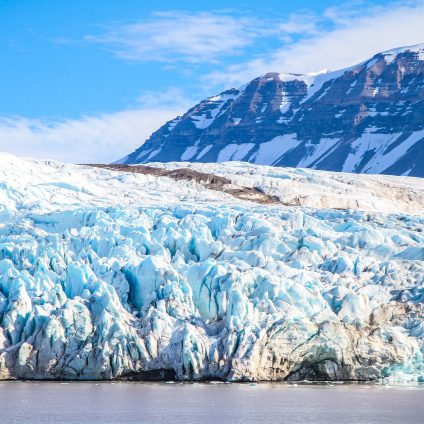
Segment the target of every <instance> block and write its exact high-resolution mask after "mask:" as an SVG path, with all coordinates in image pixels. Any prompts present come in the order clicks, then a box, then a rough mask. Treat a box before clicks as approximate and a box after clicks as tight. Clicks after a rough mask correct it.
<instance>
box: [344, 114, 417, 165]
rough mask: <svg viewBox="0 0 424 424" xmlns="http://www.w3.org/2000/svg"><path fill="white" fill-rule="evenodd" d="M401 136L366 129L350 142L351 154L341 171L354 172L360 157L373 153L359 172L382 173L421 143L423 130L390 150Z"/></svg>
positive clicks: (376, 129)
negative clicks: (369, 152)
mask: <svg viewBox="0 0 424 424" xmlns="http://www.w3.org/2000/svg"><path fill="white" fill-rule="evenodd" d="M380 114H381V112H380ZM401 135H402V134H401V133H394V134H390V135H388V134H384V133H379V132H378V128H375V127H370V128H367V129H366V130H365V132H364V133H363V134H362V135H361V136H360V137H359V138H357V139H356V140H355V141H353V142H352V146H351V150H352V152H351V153H350V154H349V156H348V157H347V158H346V161H345V163H344V165H343V169H342V170H343V172H353V171H355V166H356V164H358V163H359V162H360V160H361V158H362V156H363V155H364V154H365V153H366V152H368V151H374V154H373V157H372V158H371V159H370V160H369V161H368V163H367V164H366V165H365V167H364V168H363V170H362V171H361V172H365V173H380V172H384V171H385V170H386V169H388V168H389V167H390V166H391V165H393V164H394V163H396V162H397V161H399V158H402V156H403V155H404V154H405V153H407V151H408V150H409V149H410V148H411V147H413V146H414V145H415V144H416V143H418V142H422V140H423V139H424V130H420V131H416V132H414V133H412V134H411V135H410V136H409V137H408V138H407V139H406V140H405V141H403V142H402V143H401V144H399V145H398V146H396V147H395V148H393V149H391V150H390V149H389V147H390V145H391V144H392V143H395V142H396V139H398V138H399V137H400V136H401ZM388 149H389V150H388Z"/></svg>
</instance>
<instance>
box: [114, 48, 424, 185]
mask: <svg viewBox="0 0 424 424" xmlns="http://www.w3.org/2000/svg"><path fill="white" fill-rule="evenodd" d="M230 160H234V161H241V160H243V161H248V162H251V163H255V164H262V165H277V166H291V167H300V168H312V169H325V170H329V171H343V172H354V173H366V174H379V173H383V174H393V175H411V176H417V177H423V176H424V44H420V45H416V46H411V47H404V48H398V49H393V50H389V51H386V52H382V53H379V54H377V55H375V56H374V57H372V58H370V59H369V60H367V61H365V62H363V63H360V64H358V65H356V66H352V67H350V68H346V69H342V70H338V71H335V72H329V71H326V72H321V73H318V74H314V75H302V74H281V73H268V74H266V75H263V76H261V77H259V78H256V79H254V80H253V81H251V82H250V83H248V84H246V85H244V86H243V87H240V88H239V89H231V90H227V91H225V92H223V93H221V94H220V95H217V96H213V97H210V98H208V99H206V100H204V101H202V102H200V103H199V104H198V105H196V106H194V107H193V108H191V109H190V110H189V111H187V113H185V114H184V115H183V116H182V117H178V118H175V119H174V120H172V121H170V122H168V123H166V124H165V125H164V126H162V127H161V128H160V129H159V130H157V131H156V132H155V133H153V134H152V136H151V137H150V138H149V139H148V140H147V141H146V142H145V143H144V144H143V145H141V146H140V147H139V148H138V149H137V150H136V151H135V152H133V153H131V154H130V155H128V156H126V157H125V158H122V159H121V160H119V161H118V162H119V163H126V164H135V163H146V162H152V161H156V162H159V161H160V162H168V161H190V162H224V161H230Z"/></svg>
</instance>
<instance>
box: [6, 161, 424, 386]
mask: <svg viewBox="0 0 424 424" xmlns="http://www.w3.org/2000/svg"><path fill="white" fill-rule="evenodd" d="M0 160H1V163H2V168H1V170H0V378H1V379H64V380H73V379H78V380H86V379H114V378H129V379H137V378H140V379H143V378H148V376H149V375H152V374H149V373H154V372H158V373H162V374H160V375H165V376H171V378H176V379H180V380H185V379H188V380H208V379H221V380H226V381H260V380H288V381H293V380H314V381H317V380H318V381H319V380H352V381H369V380H373V381H374V380H376V381H424V308H423V305H424V233H423V229H424V217H423V202H422V199H423V193H424V183H423V180H422V179H418V178H411V177H388V176H368V175H349V174H337V173H328V172H324V171H311V170H301V169H295V170H294V169H285V168H274V167H265V166H255V165H251V164H244V163H231V164H229V163H227V164H226V163H224V164H207V165H202V164H190V166H192V167H194V168H196V169H203V170H204V171H205V170H206V171H207V172H211V173H214V174H216V175H226V176H227V177H228V178H230V180H231V181H232V182H231V184H232V185H234V186H240V185H249V184H250V185H254V186H260V188H261V190H263V191H269V192H272V193H274V194H278V195H279V196H280V198H281V199H282V203H276V204H269V205H267V204H258V203H255V202H253V201H248V200H241V199H237V198H235V197H234V196H231V195H230V194H228V193H224V192H220V191H217V190H210V189H208V188H206V187H204V186H202V185H200V184H198V183H196V182H194V181H178V182H176V181H174V180H172V179H171V178H168V177H163V176H155V175H141V174H133V173H125V172H117V171H113V170H108V169H97V168H92V167H90V166H77V165H64V164H60V163H57V162H52V161H35V160H30V159H21V158H16V157H13V156H10V155H6V154H0ZM152 166H162V167H168V168H170V169H171V168H174V169H178V168H182V167H186V166H188V164H181V163H180V164H178V163H171V164H156V165H155V164H152ZM336 188H337V190H339V192H337V191H336ZM290 190H291V191H290ZM293 192H297V193H298V195H299V196H301V197H302V199H306V200H305V201H304V203H302V204H299V205H298V206H287V205H285V204H283V200H284V196H289V197H290V196H292V195H293ZM331 192H332V193H333V196H332V197H331V196H330V193H331ZM323 193H324V194H323ZM326 193H327V194H328V195H326ZM323 196H324V197H323ZM325 196H327V197H325ZM361 196H362V201H360V202H359V201H358V202H356V203H355V202H353V201H352V199H353V198H356V199H361ZM405 198H406V199H409V202H407V201H405ZM323 199H324V200H323ZM334 199H338V201H337V202H336V201H335V200H334ZM366 199H369V203H368V204H367V202H366ZM333 200H334V204H332V202H333ZM341 206H342V207H341ZM347 206H349V207H347Z"/></svg>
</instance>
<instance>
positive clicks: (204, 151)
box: [196, 144, 213, 160]
mask: <svg viewBox="0 0 424 424" xmlns="http://www.w3.org/2000/svg"><path fill="white" fill-rule="evenodd" d="M212 147H213V145H212V144H210V145H209V146H205V147H204V148H203V149H202V150H201V151H200V152H199V154H198V155H197V156H196V159H197V160H199V159H201V158H202V157H203V156H205V155H206V153H208V152H209V150H210V149H212Z"/></svg>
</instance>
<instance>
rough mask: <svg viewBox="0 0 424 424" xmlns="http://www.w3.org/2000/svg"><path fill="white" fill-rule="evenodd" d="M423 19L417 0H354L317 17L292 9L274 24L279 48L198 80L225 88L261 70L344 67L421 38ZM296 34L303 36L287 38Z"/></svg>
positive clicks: (423, 6) (423, 9)
mask: <svg viewBox="0 0 424 424" xmlns="http://www.w3.org/2000/svg"><path fill="white" fill-rule="evenodd" d="M359 6H361V7H359ZM423 22H424V3H423V2H422V1H411V2H409V1H402V2H396V3H392V4H391V5H386V6H384V7H382V6H378V7H376V6H369V5H368V6H367V4H366V3H364V2H359V3H358V2H354V3H352V4H347V5H346V6H345V7H339V8H337V9H335V8H331V9H327V10H326V11H325V12H324V14H323V15H321V16H316V15H312V14H310V13H309V12H304V14H303V15H302V14H299V13H298V14H296V15H292V16H291V17H289V19H288V20H287V21H286V22H281V23H280V24H279V29H280V31H281V32H280V37H281V40H282V47H281V48H279V49H276V50H274V51H269V52H267V53H266V55H262V56H261V57H257V58H254V59H253V60H250V61H247V62H244V63H238V64H234V65H230V66H228V67H226V68H224V69H220V70H217V71H214V72H210V73H209V74H207V75H205V76H204V81H205V82H207V83H209V84H210V85H219V86H224V85H225V86H226V87H228V86H234V85H240V84H243V83H245V82H247V81H249V80H251V79H253V78H255V77H257V76H259V75H262V74H264V73H266V72H283V73H284V72H293V73H308V72H314V71H318V70H321V69H333V70H336V69H340V68H344V67H348V66H351V65H355V64H357V63H359V62H361V61H363V60H365V59H367V58H369V57H371V56H372V55H374V54H375V53H378V52H381V51H384V50H389V49H391V48H394V47H401V46H408V45H414V44H418V43H423V42H424V25H423ZM299 34H303V35H302V36H300V37H293V36H295V35H299ZM293 39H294V41H293Z"/></svg>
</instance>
